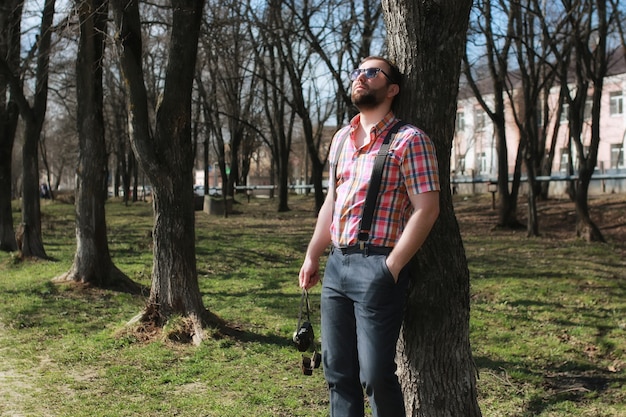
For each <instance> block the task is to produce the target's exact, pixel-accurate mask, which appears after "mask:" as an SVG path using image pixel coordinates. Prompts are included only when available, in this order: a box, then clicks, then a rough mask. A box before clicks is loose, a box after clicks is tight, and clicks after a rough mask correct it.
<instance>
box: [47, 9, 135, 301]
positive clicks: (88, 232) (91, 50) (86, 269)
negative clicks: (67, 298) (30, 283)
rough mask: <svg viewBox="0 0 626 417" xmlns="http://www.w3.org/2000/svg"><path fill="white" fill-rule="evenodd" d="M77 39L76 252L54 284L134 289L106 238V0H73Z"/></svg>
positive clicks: (133, 290)
mask: <svg viewBox="0 0 626 417" xmlns="http://www.w3.org/2000/svg"><path fill="white" fill-rule="evenodd" d="M76 6H77V10H78V14H79V21H80V41H79V45H78V55H77V61H76V96H77V97H76V98H77V103H78V106H77V109H78V110H77V120H78V141H79V158H78V169H77V170H76V190H75V193H76V204H75V210H76V254H75V256H74V263H73V265H72V266H71V268H70V270H69V271H68V272H66V273H65V274H63V275H61V276H59V277H57V278H55V279H54V281H56V282H63V281H72V282H79V283H82V284H87V285H94V286H96V287H103V288H119V289H121V290H124V291H130V292H138V291H139V290H140V286H139V285H137V284H134V283H133V282H132V281H131V280H130V279H129V278H128V277H127V276H126V275H124V274H123V273H122V272H121V271H120V270H119V269H118V268H117V267H115V265H114V264H113V261H112V260H111V255H110V253H109V246H108V242H107V226H106V216H105V209H104V203H105V201H106V196H107V191H106V181H107V177H106V172H107V171H106V164H107V155H106V143H105V140H104V117H103V95H102V58H103V53H104V34H105V33H106V26H107V20H106V19H107V11H108V7H107V0H79V1H77V4H76Z"/></svg>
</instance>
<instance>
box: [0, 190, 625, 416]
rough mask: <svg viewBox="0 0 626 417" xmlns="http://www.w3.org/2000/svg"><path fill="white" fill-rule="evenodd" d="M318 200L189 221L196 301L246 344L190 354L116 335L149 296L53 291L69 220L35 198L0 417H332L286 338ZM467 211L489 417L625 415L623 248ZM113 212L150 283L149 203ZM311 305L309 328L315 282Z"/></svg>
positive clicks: (6, 285)
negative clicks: (38, 220)
mask: <svg viewBox="0 0 626 417" xmlns="http://www.w3.org/2000/svg"><path fill="white" fill-rule="evenodd" d="M475 204H478V205H480V204H482V202H480V201H479V202H477V203H475ZM312 205H313V203H312V200H311V199H310V198H305V197H293V201H292V203H291V206H292V208H293V210H292V211H290V212H289V213H284V214H277V213H275V210H274V206H273V202H271V201H268V200H261V199H259V200H254V199H253V200H252V201H251V202H250V203H247V202H244V203H242V204H239V205H237V206H236V210H237V211H238V213H237V214H233V215H231V216H230V217H229V218H223V217H214V216H207V215H205V214H204V213H200V212H199V213H198V214H197V223H196V234H197V237H196V241H197V249H196V251H197V254H196V256H197V267H198V279H199V282H200V288H201V292H202V294H203V300H204V303H205V306H206V307H207V308H209V309H210V310H211V311H212V312H214V313H216V314H217V315H219V316H220V317H222V318H224V319H225V320H227V321H229V322H230V323H232V324H235V325H238V326H239V327H240V328H241V330H242V335H241V337H238V338H222V339H211V340H208V341H206V342H205V343H203V344H202V345H201V346H199V347H194V346H191V345H188V344H180V343H174V342H172V341H169V340H164V339H162V338H157V340H156V341H153V342H151V343H146V342H144V341H142V340H139V339H138V337H137V335H135V334H133V333H129V332H124V326H125V324H126V323H127V322H128V321H129V320H130V319H131V318H132V317H133V316H135V315H136V314H137V313H138V312H139V311H140V310H141V309H142V307H143V306H144V303H145V299H144V298H143V297H140V296H130V295H127V294H121V293H116V292H111V291H101V290H99V291H91V290H75V289H72V288H71V287H69V286H67V285H56V284H52V283H51V281H50V280H51V279H52V278H53V277H55V276H57V275H59V274H61V273H63V272H66V271H67V270H68V269H69V267H70V265H71V262H72V258H73V254H74V251H75V240H74V214H73V208H72V207H71V206H69V205H64V204H60V203H49V202H46V203H44V204H43V206H42V211H43V230H44V244H45V247H46V250H47V252H48V255H50V256H51V257H53V258H54V259H55V261H49V262H44V261H36V262H33V261H29V262H25V263H20V262H18V261H17V260H16V259H15V257H14V255H12V254H7V253H0V305H2V307H1V308H0V358H2V359H1V360H0V416H190V417H191V416H194V417H195V416H232V417H239V416H244V415H245V416H248V415H250V416H268V417H270V416H272V417H275V416H326V415H327V414H328V411H327V407H328V400H327V392H326V388H325V384H324V380H323V376H322V372H321V370H319V371H316V372H314V374H313V376H304V375H302V374H301V372H300V369H299V362H300V358H301V354H300V353H299V352H297V351H296V350H295V348H293V346H292V345H291V343H290V337H291V333H292V332H293V330H294V329H295V326H296V323H297V314H298V307H299V301H300V292H299V289H298V287H297V273H298V270H299V268H300V263H301V261H302V256H303V253H304V250H305V248H306V244H307V243H308V239H309V237H310V235H311V232H312V229H313V226H314V222H315V219H314V216H313V211H312ZM478 209H479V210H488V204H487V205H486V207H484V208H481V207H480V206H479V207H478ZM15 215H16V219H17V216H18V213H17V212H16V213H15ZM464 215H465V213H464V212H462V211H461V213H460V214H459V219H460V224H461V230H462V232H463V236H464V243H465V248H466V252H467V257H468V262H469V268H470V272H471V277H472V312H471V313H472V316H471V342H472V348H473V351H474V356H475V360H476V364H477V366H478V368H479V372H480V379H479V381H478V388H479V401H480V405H481V408H482V411H483V415H484V416H488V417H492V416H506V417H527V416H528V417H530V416H543V417H547V416H551V417H553V416H554V417H561V416H562V417H565V416H571V415H577V416H589V417H602V416H604V417H608V416H626V406H624V404H625V403H626V388H624V386H625V385H626V384H625V382H626V371H625V368H626V359H625V351H626V272H625V270H626V268H624V267H625V266H626V262H625V260H624V258H623V253H625V252H624V246H623V243H621V246H620V245H619V244H615V243H613V244H612V243H609V244H605V245H589V244H585V243H582V242H579V241H576V240H574V239H569V240H562V239H550V238H535V239H527V238H526V237H525V234H524V233H521V232H519V233H514V232H505V231H502V232H497V231H490V230H489V228H488V227H478V226H477V225H476V224H475V223H473V222H472V223H469V224H471V227H469V225H468V224H466V223H464V220H463V219H464ZM107 216H108V219H107V222H108V228H109V242H110V251H111V254H112V256H113V260H114V262H115V264H116V265H117V266H118V267H119V268H120V269H121V270H123V271H124V272H125V273H126V274H127V275H128V276H129V277H131V278H132V279H133V280H135V281H138V282H140V283H143V284H145V285H149V284H150V272H151V267H152V253H151V247H150V244H151V239H150V237H149V232H150V230H151V224H152V211H151V207H150V205H148V204H145V203H136V204H133V205H131V206H128V207H127V206H124V205H123V204H122V203H120V202H118V201H113V202H110V203H108V204H107ZM622 227H624V226H622ZM469 232H471V233H469ZM312 300H313V309H314V319H315V322H314V327H315V329H319V322H318V320H319V311H318V301H319V287H317V288H315V289H314V290H313V291H312ZM318 336H319V335H318Z"/></svg>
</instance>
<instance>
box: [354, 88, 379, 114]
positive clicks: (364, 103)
mask: <svg viewBox="0 0 626 417" xmlns="http://www.w3.org/2000/svg"><path fill="white" fill-rule="evenodd" d="M380 103H381V101H380V100H379V99H378V97H377V96H376V93H375V92H373V91H368V92H366V93H362V94H357V95H355V94H354V93H353V94H352V104H354V105H355V106H356V107H357V108H358V109H359V110H363V109H373V108H375V107H377V106H378V105H379V104H380Z"/></svg>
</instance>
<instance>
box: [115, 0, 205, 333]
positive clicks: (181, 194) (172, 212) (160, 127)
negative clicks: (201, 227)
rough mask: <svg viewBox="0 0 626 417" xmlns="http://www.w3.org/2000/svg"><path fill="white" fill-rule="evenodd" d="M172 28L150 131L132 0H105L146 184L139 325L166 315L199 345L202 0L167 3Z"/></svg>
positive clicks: (202, 320)
mask: <svg viewBox="0 0 626 417" xmlns="http://www.w3.org/2000/svg"><path fill="white" fill-rule="evenodd" d="M171 3H172V10H173V23H172V27H171V37H170V45H169V60H168V65H167V69H166V76H165V84H164V91H163V94H162V101H161V105H160V107H159V108H158V109H157V113H156V128H155V130H154V137H153V136H152V135H151V134H150V130H151V129H150V126H149V117H148V108H147V100H146V90H145V86H144V81H143V73H142V66H141V28H140V19H139V8H138V5H137V2H136V1H135V0H113V1H112V2H111V6H112V8H113V10H114V14H115V21H116V24H117V27H118V31H117V32H118V35H119V38H118V41H119V42H120V57H121V63H122V70H123V76H124V78H125V82H126V85H127V86H128V88H129V92H128V100H129V103H128V106H129V115H130V121H131V129H132V138H131V142H132V145H133V149H134V150H135V153H136V155H137V159H138V161H139V163H140V165H141V167H142V168H143V171H144V172H145V173H146V175H147V176H148V178H149V180H150V183H151V184H152V186H153V197H154V216H155V219H154V231H153V239H154V265H153V269H152V286H151V290H150V297H149V300H148V304H147V307H146V310H145V311H144V313H143V314H142V317H141V318H142V319H143V320H144V321H151V322H153V323H155V324H156V325H159V326H162V325H163V324H164V323H166V322H167V320H168V319H169V318H170V317H171V316H172V315H182V316H183V317H187V318H189V319H190V320H191V326H190V327H191V328H190V333H191V334H190V336H191V337H192V338H193V340H194V341H195V342H196V343H199V342H200V341H201V340H202V339H203V338H204V337H205V336H204V332H203V325H204V324H205V323H206V321H207V320H208V319H209V316H210V314H209V313H208V311H206V310H205V308H204V306H203V304H202V298H201V294H200V290H199V285H198V277H197V271H196V251H195V211H194V198H193V173H192V170H193V149H192V148H193V146H192V145H193V144H192V141H191V90H192V84H193V78H194V72H195V64H196V53H197V46H198V45H197V44H198V36H199V31H200V22H201V20H202V8H203V3H204V2H202V1H196V0H173V1H172V2H171Z"/></svg>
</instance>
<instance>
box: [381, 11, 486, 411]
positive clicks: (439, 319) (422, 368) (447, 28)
mask: <svg viewBox="0 0 626 417" xmlns="http://www.w3.org/2000/svg"><path fill="white" fill-rule="evenodd" d="M471 3H472V2H471V1H469V0H463V1H458V0H457V1H452V0H448V1H436V2H435V1H420V2H414V1H413V0H402V1H391V0H383V1H382V5H383V10H384V12H385V22H386V24H387V31H388V35H389V36H388V42H389V51H390V55H391V57H392V58H393V59H395V60H396V62H397V63H398V64H399V66H400V69H401V70H402V71H403V72H404V74H405V86H404V88H403V93H402V95H401V101H400V103H399V104H400V106H399V109H400V110H399V115H400V116H401V117H402V118H404V119H405V120H408V121H410V122H412V123H415V124H416V125H417V126H419V127H421V128H423V129H424V130H425V131H426V132H427V133H428V134H429V135H430V136H431V138H432V139H433V142H434V143H435V146H436V149H437V156H438V162H439V171H440V180H441V193H440V198H441V200H440V205H441V210H440V216H439V219H438V221H437V222H436V224H435V226H434V228H433V230H432V232H431V233H430V237H429V238H428V240H427V242H426V243H425V245H424V246H423V247H422V249H421V250H420V252H419V253H418V255H417V256H416V258H415V264H414V266H413V268H414V281H413V282H412V284H411V286H410V288H409V299H408V304H407V310H406V313H405V321H404V326H403V330H402V335H401V339H400V341H399V343H398V358H397V360H398V363H399V369H398V373H399V376H400V380H401V382H402V385H403V389H404V393H405V400H406V407H407V415H410V416H420V417H422V416H423V417H439V416H441V417H450V416H464V417H476V416H480V415H481V412H480V408H479V407H478V402H477V399H476V397H477V392H476V370H475V366H474V362H473V359H472V353H471V349H470V342H469V307H470V306H469V270H468V268H467V259H466V257H465V251H464V248H463V242H462V240H461V235H460V231H459V226H458V223H457V221H456V217H455V215H454V210H453V206H452V194H451V188H450V153H451V149H452V139H453V134H454V121H455V114H456V96H457V90H458V81H459V74H460V62H461V57H462V54H463V48H464V45H465V40H466V38H465V36H466V35H465V33H466V29H467V25H468V19H469V10H470V7H471Z"/></svg>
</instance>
